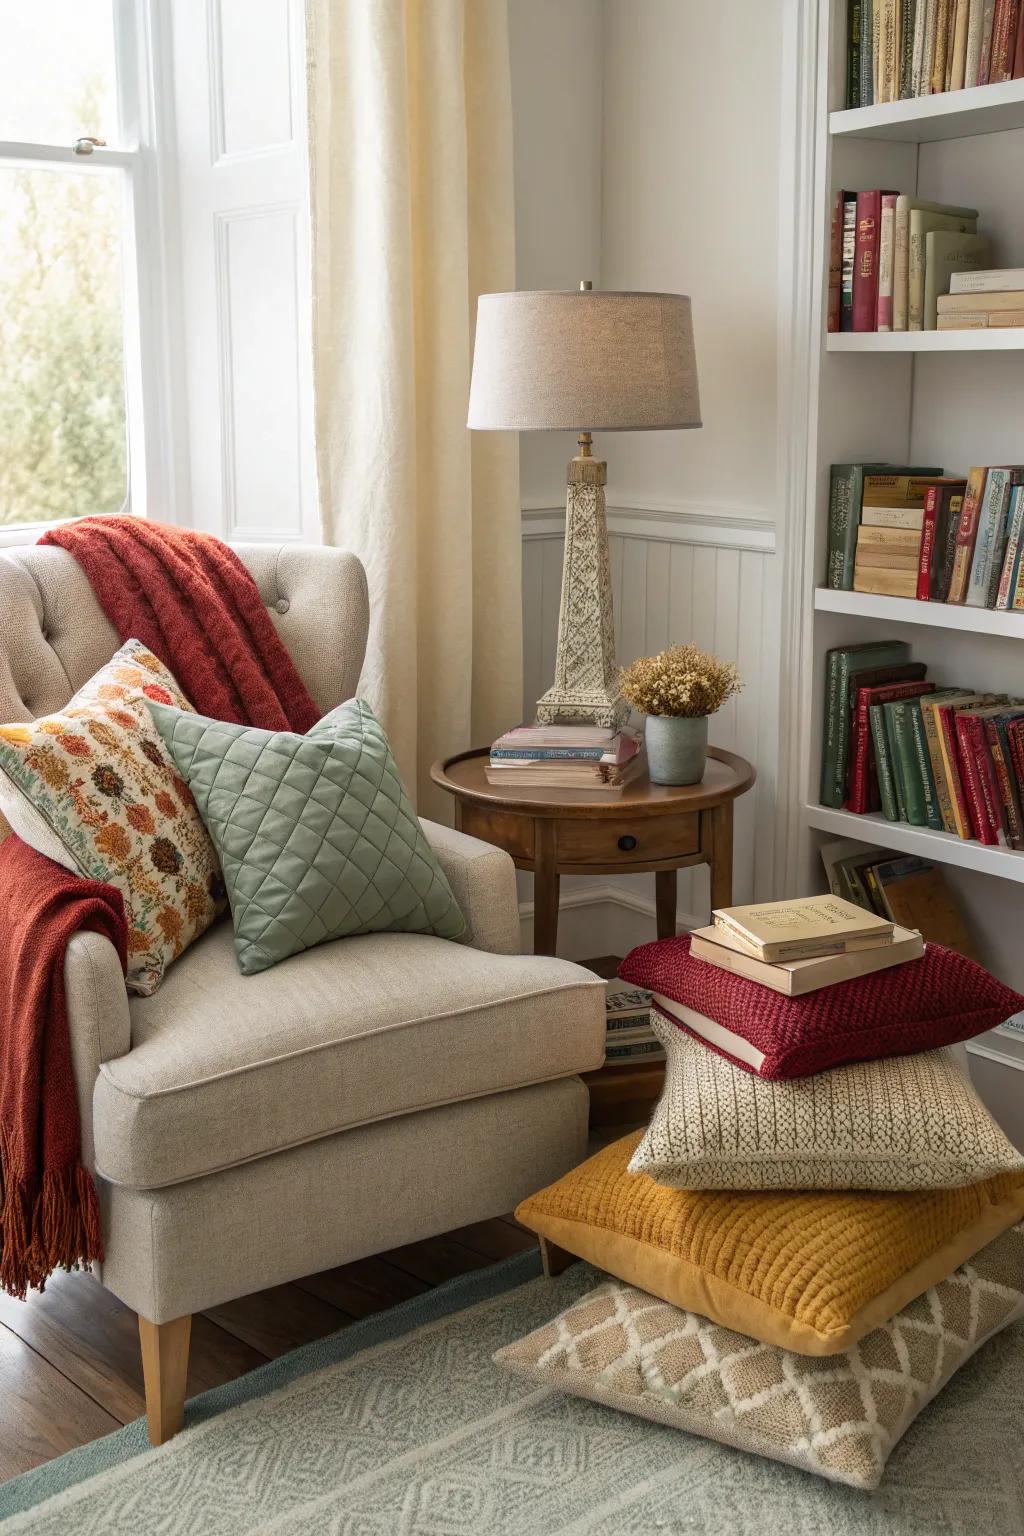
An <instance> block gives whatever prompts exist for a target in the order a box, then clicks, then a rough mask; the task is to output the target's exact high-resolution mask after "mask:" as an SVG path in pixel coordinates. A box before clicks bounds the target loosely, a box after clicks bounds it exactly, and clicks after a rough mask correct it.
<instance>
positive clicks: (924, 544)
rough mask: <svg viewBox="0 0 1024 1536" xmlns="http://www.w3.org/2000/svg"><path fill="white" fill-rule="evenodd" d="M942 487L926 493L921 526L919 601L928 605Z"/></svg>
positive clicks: (935, 486) (932, 487) (931, 487)
mask: <svg viewBox="0 0 1024 1536" xmlns="http://www.w3.org/2000/svg"><path fill="white" fill-rule="evenodd" d="M940 494H941V487H940V486H937V485H930V486H929V487H928V489H927V490H926V491H925V493H924V522H923V523H922V524H921V553H920V555H919V556H918V562H917V600H918V602H919V603H927V602H928V601H929V599H930V598H931V595H932V562H933V561H934V559H935V530H936V526H937V524H938V520H939V496H940Z"/></svg>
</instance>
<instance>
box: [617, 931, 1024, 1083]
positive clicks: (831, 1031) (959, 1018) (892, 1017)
mask: <svg viewBox="0 0 1024 1536" xmlns="http://www.w3.org/2000/svg"><path fill="white" fill-rule="evenodd" d="M619 975H620V976H621V977H622V979H623V981H628V982H630V983H631V985H633V986H637V987H647V988H648V990H649V991H651V992H654V993H658V994H660V995H661V997H663V998H664V999H665V1004H664V1006H662V1007H661V1008H660V1011H661V1012H662V1013H664V1014H665V1017H666V1018H668V1019H670V1020H671V1022H672V1023H674V1024H678V1025H679V1027H680V1028H682V1029H687V1030H688V1032H689V1033H690V1034H694V1035H696V1036H697V1037H698V1038H699V1039H701V1040H703V1043H704V1044H705V1045H708V1046H710V1048H711V1049H712V1050H717V1051H718V1053H719V1055H721V1056H725V1057H727V1058H728V1060H729V1061H732V1062H734V1063H735V1065H736V1066H738V1067H743V1068H744V1069H745V1070H746V1071H748V1072H756V1073H757V1075H758V1076H759V1077H768V1078H787V1077H808V1076H810V1075H811V1073H813V1072H824V1071H825V1070H826V1069H827V1068H829V1067H839V1066H842V1064H843V1063H844V1062H848V1061H874V1060H877V1059H878V1058H879V1057H882V1056H903V1055H907V1054H909V1053H910V1052H912V1051H928V1050H933V1049H934V1048H935V1047H936V1046H940V1045H952V1044H953V1043H954V1042H955V1041H957V1040H970V1039H971V1038H972V1036H974V1035H980V1034H983V1033H984V1031H985V1030H986V1029H993V1028H994V1027H995V1026H996V1025H997V1024H1002V1023H1003V1022H1004V1020H1006V1019H1008V1018H1009V1017H1010V1015H1011V1014H1014V1013H1018V1012H1019V1011H1020V1010H1021V1009H1024V997H1022V996H1021V995H1020V993H1019V992H1014V991H1012V990H1011V988H1009V987H1005V986H1004V985H1003V983H1002V982H1001V981H997V980H996V978H995V977H994V976H990V975H989V973H988V971H985V970H983V969H982V968H981V966H980V965H976V964H975V962H974V961H973V960H968V959H967V958H966V956H964V955H958V954H957V953H956V951H955V950H952V949H944V948H943V946H942V945H941V944H929V945H927V946H926V949H925V953H924V956H923V957H922V958H921V959H920V960H908V961H906V962H905V963H904V964H903V965H894V966H893V967H892V968H891V969H890V970H887V971H875V972H874V973H873V974H872V975H870V976H857V977H855V978H854V979H853V980H852V981H842V982H838V983H837V984H836V985H835V986H832V987H822V988H820V989H819V990H818V991H817V992H808V993H806V994H805V995H804V996H803V997H786V996H784V995H783V994H782V993H781V992H773V991H772V990H771V989H770V988H769V987H762V986H760V985H759V984H758V983H757V982H756V981H748V980H747V979H746V977H744V976H734V975H733V974H732V972H731V971H723V970H720V969H719V967H718V966H717V965H709V964H708V963H707V961H706V960H697V959H695V958H694V957H693V956H692V955H691V954H690V939H689V935H684V936H683V937H681V938H678V939H661V940H659V941H658V942H657V943H656V944H641V945H640V947H639V948H638V949H634V950H633V951H632V952H631V953H630V954H628V955H627V956H626V958H625V960H624V961H623V962H622V965H621V966H620V967H619ZM672 1004H676V1005H681V1009H680V1010H679V1011H677V1009H676V1008H673V1007H672V1006H671V1005H672ZM682 1010H689V1011H690V1012H692V1013H693V1014H696V1015H698V1016H699V1017H698V1018H697V1019H693V1020H687V1019H686V1017H685V1013H683V1012H682ZM681 1014H682V1016H681ZM701 1018H702V1019H703V1021H704V1023H703V1024H702V1023H701ZM707 1020H712V1021H713V1024H712V1026H711V1028H710V1029H706V1028H705V1027H704V1026H705V1025H706V1021H707ZM715 1026H718V1027H717V1028H715ZM709 1035H711V1036H713V1038H711V1039H709V1038H708V1036H709ZM730 1035H731V1036H734V1037H735V1041H730V1039H729V1036H730ZM744 1043H745V1044H744ZM751 1047H752V1048H753V1053H760V1054H762V1055H763V1057H764V1059H763V1061H761V1062H760V1064H759V1065H754V1064H753V1063H752V1062H751V1061H749V1060H743V1059H742V1058H741V1056H740V1055H739V1054H733V1052H734V1050H735V1049H739V1050H740V1051H742V1052H743V1054H744V1055H747V1056H750V1055H751V1054H753V1053H752V1051H751Z"/></svg>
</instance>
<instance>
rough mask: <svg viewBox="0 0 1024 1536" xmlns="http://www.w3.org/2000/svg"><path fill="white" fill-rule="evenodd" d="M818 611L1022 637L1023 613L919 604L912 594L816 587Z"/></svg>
mask: <svg viewBox="0 0 1024 1536" xmlns="http://www.w3.org/2000/svg"><path fill="white" fill-rule="evenodd" d="M814 607H815V611H816V612H817V613H843V614H847V615H848V616H849V617H850V618H863V619H880V620H882V621H883V622H885V623H887V624H917V625H920V626H922V627H924V628H927V629H955V630H959V631H960V632H961V633H962V634H968V635H998V636H1000V637H1001V638H1003V639H1006V640H1021V639H1024V613H1020V612H1015V613H1004V612H1002V611H1001V610H997V609H994V608H966V607H964V608H961V607H959V606H958V605H957V604H955V603H919V602H917V601H916V600H915V599H914V598H911V597H881V596H879V595H878V594H877V593H874V592H833V591H832V589H831V588H830V587H817V588H816V589H815V593H814Z"/></svg>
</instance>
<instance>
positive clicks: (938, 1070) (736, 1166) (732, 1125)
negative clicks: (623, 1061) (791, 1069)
mask: <svg viewBox="0 0 1024 1536" xmlns="http://www.w3.org/2000/svg"><path fill="white" fill-rule="evenodd" d="M651 1025H652V1028H653V1030H654V1033H655V1034H656V1035H657V1037H658V1039H659V1040H660V1041H661V1043H662V1045H663V1046H664V1047H665V1053H666V1057H667V1067H666V1073H665V1088H664V1092H663V1093H662V1096H661V1098H660V1100H659V1102H658V1104H657V1107H656V1108H655V1110H654V1114H653V1115H652V1117H651V1123H650V1125H649V1126H648V1129H647V1132H646V1135H645V1136H644V1138H643V1140H642V1141H641V1143H640V1145H639V1146H638V1147H637V1149H636V1151H635V1153H634V1154H633V1158H632V1161H631V1162H630V1165H629V1168H630V1172H631V1173H647V1174H650V1176H651V1178H652V1179H657V1181H658V1183H659V1184H668V1185H671V1186H672V1187H673V1188H676V1189H946V1188H949V1187H951V1186H953V1185H957V1184H976V1183H978V1181H979V1180H981V1179H987V1178H990V1177H991V1176H992V1175H993V1174H997V1173H1009V1172H1013V1171H1015V1170H1019V1169H1021V1168H1024V1157H1022V1156H1021V1154H1020V1153H1019V1152H1018V1151H1017V1150H1016V1148H1015V1147H1014V1146H1013V1145H1012V1144H1011V1143H1010V1141H1009V1140H1008V1139H1007V1137H1006V1136H1004V1134H1003V1132H1002V1131H1001V1130H1000V1129H999V1126H998V1125H997V1124H996V1122H995V1121H994V1120H993V1119H992V1116H991V1115H990V1114H989V1112H988V1110H987V1109H986V1108H985V1106H984V1104H983V1103H982V1102H981V1100H980V1099H979V1097H978V1095H977V1094H976V1093H975V1091H974V1089H973V1088H972V1087H971V1085H970V1083H969V1082H968V1081H967V1078H966V1077H965V1076H964V1074H963V1073H962V1072H961V1071H960V1069H959V1068H958V1067H957V1065H956V1062H955V1061H954V1060H953V1059H952V1057H951V1055H950V1053H949V1052H948V1051H924V1052H921V1053H920V1054H918V1055H914V1056H889V1057H886V1058H885V1059H884V1060H882V1061H863V1062H856V1063H854V1064H853V1065H851V1066H846V1067H834V1068H832V1070H831V1071H827V1072H819V1073H818V1074H817V1075H816V1076H814V1077H800V1078H794V1079H792V1080H791V1081H767V1080H765V1079H764V1078H760V1077H755V1076H754V1074H753V1073H751V1072H745V1071H743V1070H742V1068H740V1067H735V1066H733V1064H732V1062H730V1061H727V1060H726V1058H725V1057H724V1056H719V1055H718V1054H717V1053H716V1052H714V1051H709V1050H708V1048H707V1046H705V1045H702V1044H701V1043H700V1042H699V1041H697V1040H694V1038H693V1036H692V1035H689V1034H686V1033H685V1032H684V1031H683V1030H681V1029H678V1028H677V1027H676V1026H675V1025H674V1024H671V1023H669V1021H668V1020H667V1019H663V1018H661V1017H660V1015H658V1014H654V1015H653V1016H652V1019H651Z"/></svg>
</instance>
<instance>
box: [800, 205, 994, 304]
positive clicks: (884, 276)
mask: <svg viewBox="0 0 1024 1536" xmlns="http://www.w3.org/2000/svg"><path fill="white" fill-rule="evenodd" d="M991 261H992V242H991V241H990V239H989V237H988V235H985V234H979V233H978V210H977V208H961V207H959V206H957V205H956V204H953V203H932V202H928V201H927V200H926V199H924V198H920V197H911V196H910V195H909V194H907V193H904V192H886V191H883V190H882V189H881V188H878V189H876V190H874V191H870V192H846V191H840V192H837V193H836V194H835V200H834V202H833V204H832V232H831V248H830V254H829V273H828V282H829V287H828V316H827V326H828V329H829V330H830V331H934V330H940V329H942V330H945V329H947V327H945V326H940V323H939V321H940V316H942V315H943V314H946V313H948V312H949V309H948V304H949V299H948V296H949V295H950V294H952V293H956V292H957V291H958V290H957V289H956V288H954V287H953V284H954V282H955V281H956V280H957V278H958V277H959V276H961V275H962V276H964V277H967V278H973V277H975V276H977V275H979V274H980V272H981V271H982V270H983V269H987V268H988V267H989V265H990V263H991ZM1006 286H1007V287H1009V284H1007V285H1006ZM1009 297H1011V296H1010V295H1007V294H1003V295H1002V296H1001V298H1000V302H999V303H998V304H996V305H993V306H991V308H992V312H993V313H994V314H998V315H1006V316H1011V315H1012V314H1013V312H1014V311H1015V310H1017V309H1019V308H1020V295H1019V294H1017V295H1016V299H1017V302H1016V303H1011V302H1007V299H1008V298H1009ZM954 307H955V306H954ZM963 307H964V309H965V312H969V313H977V312H980V311H983V310H985V308H986V305H985V304H984V303H982V302H978V303H976V304H974V305H973V306H972V305H970V304H967V305H965V306H963ZM993 323H994V324H996V325H1016V324H1019V323H1020V322H1019V321H1016V320H1013V319H1012V318H1006V319H999V320H996V321H994V322H993Z"/></svg>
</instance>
